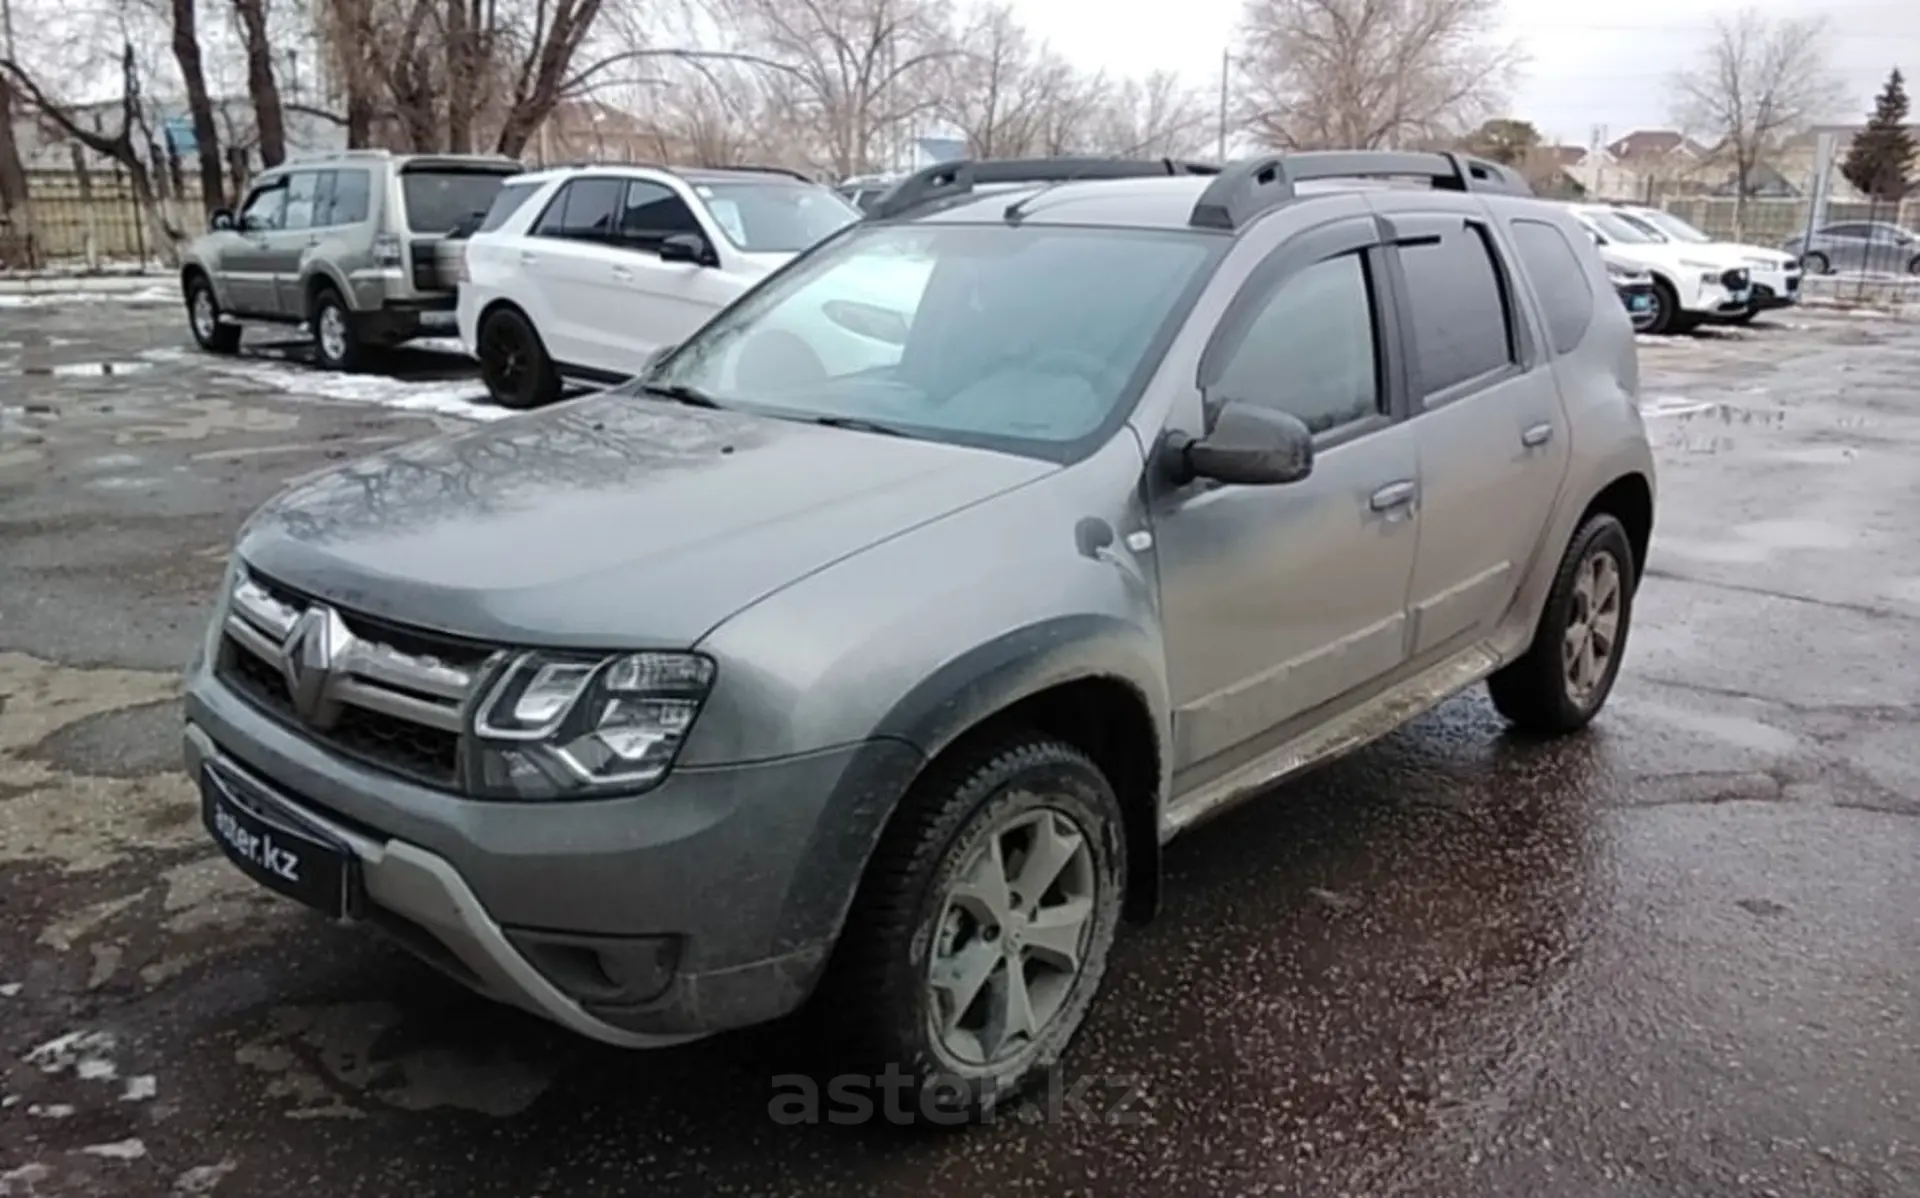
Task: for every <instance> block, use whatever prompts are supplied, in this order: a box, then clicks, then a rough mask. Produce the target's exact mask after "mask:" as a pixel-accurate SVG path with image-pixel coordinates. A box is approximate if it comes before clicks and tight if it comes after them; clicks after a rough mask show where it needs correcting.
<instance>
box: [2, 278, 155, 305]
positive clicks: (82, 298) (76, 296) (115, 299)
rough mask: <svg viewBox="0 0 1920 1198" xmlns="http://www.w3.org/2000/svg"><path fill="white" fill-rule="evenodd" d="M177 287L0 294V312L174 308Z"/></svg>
mask: <svg viewBox="0 0 1920 1198" xmlns="http://www.w3.org/2000/svg"><path fill="white" fill-rule="evenodd" d="M179 302H180V289H179V288H178V287H171V286H162V285H159V284H155V285H154V286H151V287H142V288H140V289H139V290H137V291H31V292H0V308H53V307H60V306H63V305H69V304H176V303H179Z"/></svg>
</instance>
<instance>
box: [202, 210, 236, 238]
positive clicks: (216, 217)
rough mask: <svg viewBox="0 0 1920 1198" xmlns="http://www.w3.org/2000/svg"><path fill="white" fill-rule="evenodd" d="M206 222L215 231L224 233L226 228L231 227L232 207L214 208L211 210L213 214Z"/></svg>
mask: <svg viewBox="0 0 1920 1198" xmlns="http://www.w3.org/2000/svg"><path fill="white" fill-rule="evenodd" d="M207 224H208V226H209V227H210V228H212V229H213V231H214V232H216V233H224V232H226V231H227V230H228V229H231V228H233V209H231V208H215V209H214V210H213V216H212V217H211V218H209V219H208V221H207Z"/></svg>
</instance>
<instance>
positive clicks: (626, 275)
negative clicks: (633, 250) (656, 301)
mask: <svg viewBox="0 0 1920 1198" xmlns="http://www.w3.org/2000/svg"><path fill="white" fill-rule="evenodd" d="M613 277H614V278H616V279H619V280H620V281H621V282H626V281H627V280H629V279H631V278H633V272H632V271H630V270H628V269H627V268H626V267H624V266H616V267H614V268H613Z"/></svg>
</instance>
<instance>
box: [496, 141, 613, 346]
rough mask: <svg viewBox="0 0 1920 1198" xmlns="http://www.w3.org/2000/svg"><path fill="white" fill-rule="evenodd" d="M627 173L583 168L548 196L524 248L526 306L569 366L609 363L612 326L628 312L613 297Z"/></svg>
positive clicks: (544, 338)
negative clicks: (608, 340)
mask: <svg viewBox="0 0 1920 1198" xmlns="http://www.w3.org/2000/svg"><path fill="white" fill-rule="evenodd" d="M624 188H625V180H622V179H616V178H611V177H607V176H599V175H583V176H581V177H580V178H577V179H573V180H570V181H569V182H568V183H567V184H566V185H565V186H564V187H562V188H561V189H560V190H559V191H558V192H556V193H555V194H554V197H553V199H552V200H550V201H548V203H547V207H546V210H545V211H543V212H542V213H541V214H540V218H539V219H538V220H537V221H535V222H534V225H533V229H532V232H531V234H530V235H529V236H528V237H527V239H526V240H525V242H524V243H523V244H522V246H521V248H520V251H519V266H520V269H521V271H522V272H524V279H525V286H524V288H523V289H522V291H521V294H522V295H524V297H525V303H524V305H523V306H524V307H525V308H526V309H527V311H528V312H529V313H530V314H531V315H532V316H533V320H534V325H535V327H536V328H537V329H538V330H539V333H540V339H541V340H542V341H544V342H545V343H546V347H547V353H548V354H550V355H551V356H552V357H553V358H554V359H555V360H556V361H558V362H561V363H563V364H565V365H568V366H585V367H588V368H589V369H592V370H595V371H608V372H617V371H618V370H619V369H620V368H619V366H618V365H608V364H607V358H608V354H607V352H606V350H605V348H604V346H603V344H602V343H603V342H604V340H605V339H606V336H607V333H606V331H607V330H608V329H610V328H612V327H615V326H617V325H619V324H620V323H622V322H623V321H625V320H628V319H631V318H630V317H629V316H628V315H627V314H624V313H622V312H621V311H620V310H619V308H618V306H617V305H615V300H614V294H615V293H614V288H613V282H614V276H613V261H612V259H613V235H614V231H615V230H616V229H617V228H618V227H619V221H620V203H621V196H622V194H623V192H624ZM609 306H612V308H613V310H611V311H609V310H607V309H608V308H609Z"/></svg>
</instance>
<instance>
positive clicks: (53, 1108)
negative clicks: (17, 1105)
mask: <svg viewBox="0 0 1920 1198" xmlns="http://www.w3.org/2000/svg"><path fill="white" fill-rule="evenodd" d="M27 1114H29V1115H32V1116H34V1117H35V1118H37V1119H67V1118H71V1117H72V1115H73V1104H72V1103H69V1102H50V1103H47V1104H46V1105H45V1106H42V1105H41V1104H40V1103H37V1102H36V1103H34V1104H33V1105H32V1106H29V1107H28V1108H27Z"/></svg>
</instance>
